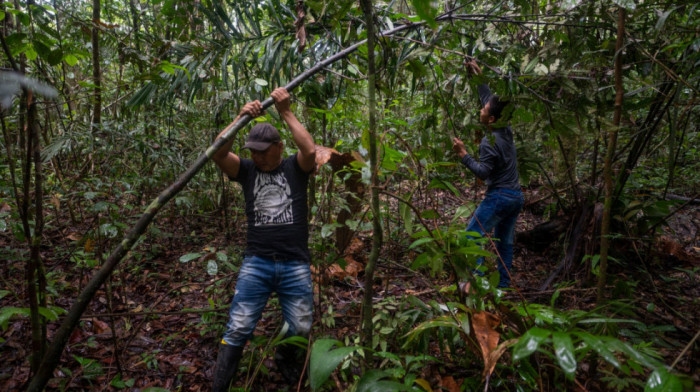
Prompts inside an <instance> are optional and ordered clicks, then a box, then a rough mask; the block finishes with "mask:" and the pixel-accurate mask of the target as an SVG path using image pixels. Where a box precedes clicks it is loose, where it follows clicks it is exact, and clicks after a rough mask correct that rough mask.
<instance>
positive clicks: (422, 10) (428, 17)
mask: <svg viewBox="0 0 700 392" xmlns="http://www.w3.org/2000/svg"><path fill="white" fill-rule="evenodd" d="M411 3H412V4H413V8H415V9H416V14H418V16H420V18H421V19H423V20H424V21H425V22H426V23H428V26H430V27H431V28H433V29H434V28H436V27H437V22H436V21H435V15H436V14H437V10H435V8H433V7H432V6H431V1H430V0H412V1H411Z"/></svg>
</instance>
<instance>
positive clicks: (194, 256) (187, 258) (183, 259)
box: [180, 253, 202, 263]
mask: <svg viewBox="0 0 700 392" xmlns="http://www.w3.org/2000/svg"><path fill="white" fill-rule="evenodd" d="M200 257H202V254H201V253H188V254H186V255H182V256H180V262H181V263H187V262H190V261H192V260H194V259H198V258H200Z"/></svg>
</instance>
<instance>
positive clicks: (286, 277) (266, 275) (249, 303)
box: [212, 88, 316, 392]
mask: <svg viewBox="0 0 700 392" xmlns="http://www.w3.org/2000/svg"><path fill="white" fill-rule="evenodd" d="M271 96H272V98H273V99H274V101H275V107H276V108H277V112H278V113H279V115H280V117H282V119H283V120H284V122H285V123H286V124H287V126H288V127H289V132H290V133H291V135H292V138H293V140H294V143H295V144H296V146H297V147H298V148H299V151H298V152H297V153H296V154H294V155H292V156H290V157H287V158H284V159H283V157H282V152H283V151H284V145H283V144H282V140H281V138H280V134H279V132H278V131H277V129H276V128H275V127H274V126H272V125H271V124H268V123H258V124H257V125H255V126H254V127H253V128H252V129H251V130H250V133H249V134H248V140H247V142H246V144H245V145H244V146H243V148H248V149H250V152H251V158H252V159H243V158H240V157H238V155H236V154H234V153H233V152H231V147H232V144H233V140H231V141H230V142H228V143H226V144H225V145H223V146H222V147H221V149H220V150H219V151H217V152H216V153H215V154H214V156H213V157H212V159H213V160H214V162H216V164H217V165H218V166H219V168H220V169H221V170H222V171H223V172H224V173H225V174H226V175H228V177H229V178H230V179H231V180H233V181H236V182H238V183H240V184H241V187H242V188H243V194H244V197H245V211H246V216H247V218H248V232H247V234H248V235H247V243H246V250H245V253H244V258H243V264H242V265H241V269H240V271H239V273H238V280H237V282H236V289H235V293H234V296H233V302H232V304H231V311H230V313H229V320H228V323H227V324H226V332H224V336H223V338H222V339H221V343H220V344H219V354H218V356H217V360H216V371H215V374H214V386H213V390H214V391H215V392H219V391H228V389H229V386H230V384H231V382H232V380H233V378H234V376H235V373H236V370H237V368H238V362H239V361H240V358H241V354H242V352H243V347H244V346H245V344H246V342H247V341H248V339H250V337H251V336H252V334H253V331H254V329H255V325H256V324H257V322H258V320H259V319H260V316H261V314H262V312H263V309H264V307H265V304H266V303H267V300H268V298H269V296H270V294H271V293H272V292H276V293H277V296H278V298H279V302H280V305H281V307H282V315H283V317H284V321H285V323H286V324H287V326H288V329H287V336H303V337H307V336H308V335H309V332H310V330H311V321H312V316H313V289H312V285H311V271H310V268H309V265H310V264H309V263H310V256H309V249H308V237H309V227H308V226H309V225H308V207H307V192H306V190H307V185H308V180H309V176H310V175H311V173H312V172H313V171H314V168H315V164H316V161H315V157H316V149H315V145H314V140H313V138H312V137H311V135H310V134H309V132H308V131H307V130H306V128H304V126H303V125H302V124H301V123H300V122H299V120H297V118H296V117H295V116H294V113H292V111H291V110H290V98H289V93H288V92H287V90H286V89H284V88H278V89H276V90H275V91H273V92H272V94H271ZM262 113H263V112H262V104H261V103H260V101H252V102H248V103H247V104H245V105H244V106H243V109H241V112H240V114H239V115H238V117H237V118H236V120H234V122H233V123H236V122H237V121H238V119H239V118H240V117H241V116H243V115H245V114H248V115H250V116H251V117H258V116H260V115H261V114H262ZM227 128H228V127H227ZM225 130H226V129H224V131H222V132H221V134H219V137H221V136H222V134H223V133H224V132H225ZM275 360H276V363H277V366H278V368H279V369H280V371H281V372H282V375H283V376H284V378H285V379H286V380H287V382H289V383H290V384H293V385H296V382H297V381H298V379H299V377H300V376H301V371H302V369H303V365H304V360H305V355H304V353H303V352H302V351H301V350H297V349H296V348H295V347H294V346H292V345H282V346H279V347H278V349H277V353H276V355H275Z"/></svg>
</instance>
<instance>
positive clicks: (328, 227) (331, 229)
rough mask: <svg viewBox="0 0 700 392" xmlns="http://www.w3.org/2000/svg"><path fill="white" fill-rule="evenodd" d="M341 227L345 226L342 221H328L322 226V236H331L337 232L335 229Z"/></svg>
mask: <svg viewBox="0 0 700 392" xmlns="http://www.w3.org/2000/svg"><path fill="white" fill-rule="evenodd" d="M339 227H343V225H341V224H340V223H326V224H325V225H323V227H321V238H328V237H330V236H331V235H333V233H335V229H337V228H339Z"/></svg>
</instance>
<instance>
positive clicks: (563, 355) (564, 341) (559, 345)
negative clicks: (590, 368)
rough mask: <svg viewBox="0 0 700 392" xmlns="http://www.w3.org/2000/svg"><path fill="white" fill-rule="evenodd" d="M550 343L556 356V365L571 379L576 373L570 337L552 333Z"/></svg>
mask: <svg viewBox="0 0 700 392" xmlns="http://www.w3.org/2000/svg"><path fill="white" fill-rule="evenodd" d="M552 343H553V345H554V352H555V354H556V356H557V363H559V366H560V367H561V369H562V370H563V371H564V373H565V374H566V375H567V376H568V377H569V378H571V377H573V376H574V373H576V357H575V356H574V345H573V343H572V341H571V336H569V334H567V333H564V332H553V333H552Z"/></svg>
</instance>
